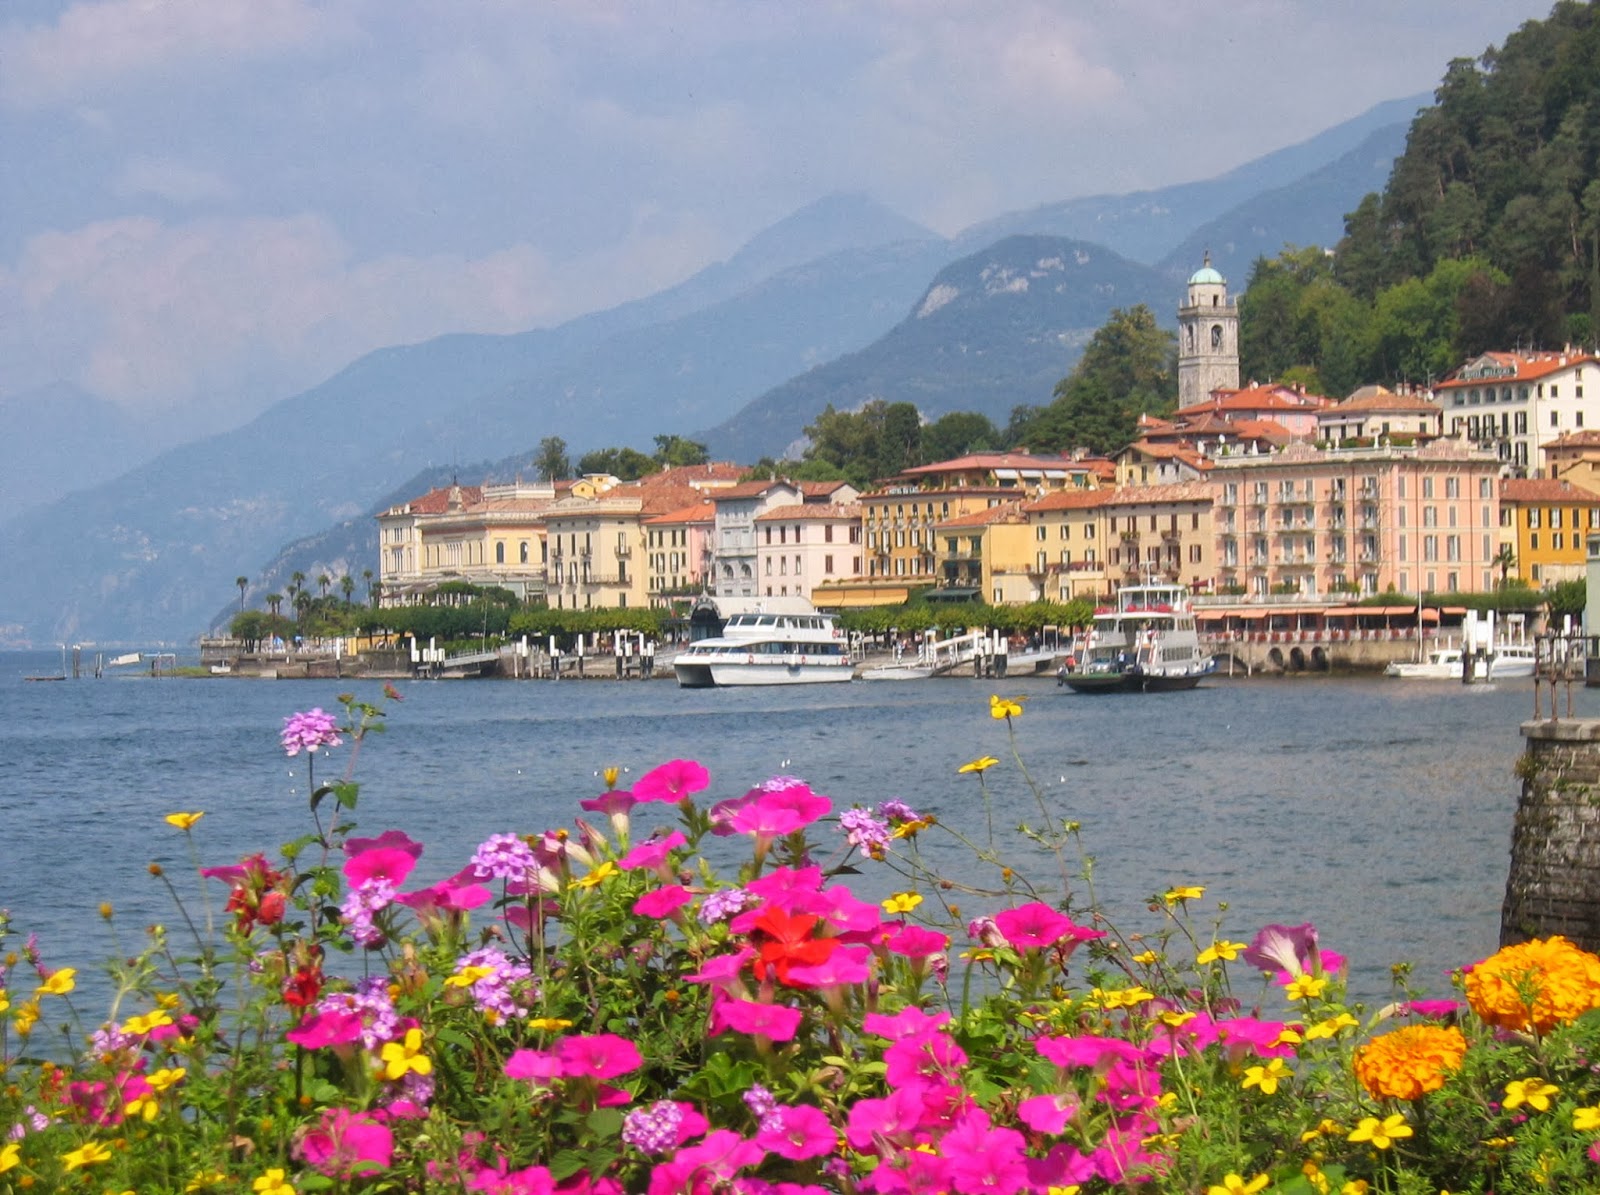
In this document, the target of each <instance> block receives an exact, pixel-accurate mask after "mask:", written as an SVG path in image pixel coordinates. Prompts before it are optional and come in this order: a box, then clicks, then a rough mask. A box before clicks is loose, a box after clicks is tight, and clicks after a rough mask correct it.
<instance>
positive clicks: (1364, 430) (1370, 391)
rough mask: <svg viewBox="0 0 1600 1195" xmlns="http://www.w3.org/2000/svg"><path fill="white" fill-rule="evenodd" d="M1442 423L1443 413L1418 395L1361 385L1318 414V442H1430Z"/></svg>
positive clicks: (1437, 433) (1441, 426)
mask: <svg viewBox="0 0 1600 1195" xmlns="http://www.w3.org/2000/svg"><path fill="white" fill-rule="evenodd" d="M1443 424H1444V412H1443V411H1442V410H1441V409H1440V408H1439V406H1438V405H1437V404H1436V403H1433V402H1430V401H1429V400H1428V399H1427V398H1425V397H1424V396H1422V395H1420V394H1414V393H1411V392H1409V391H1404V392H1402V393H1399V394H1396V393H1394V392H1393V391H1391V390H1387V389H1385V388H1384V387H1382V386H1362V387H1361V388H1360V389H1359V390H1357V391H1355V393H1353V394H1351V395H1350V397H1349V398H1347V399H1345V400H1344V401H1343V402H1341V403H1337V404H1335V405H1334V406H1331V407H1328V408H1326V409H1325V410H1323V411H1320V412H1318V414H1317V439H1318V440H1320V441H1322V442H1324V443H1332V444H1338V443H1341V442H1343V441H1346V440H1371V441H1373V442H1374V443H1376V442H1377V441H1378V440H1382V439H1389V440H1391V441H1395V440H1400V441H1406V442H1410V441H1414V440H1429V439H1433V438H1435V437H1436V436H1438V435H1439V434H1440V433H1441V432H1442V430H1443Z"/></svg>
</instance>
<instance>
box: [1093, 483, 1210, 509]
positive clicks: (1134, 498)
mask: <svg viewBox="0 0 1600 1195" xmlns="http://www.w3.org/2000/svg"><path fill="white" fill-rule="evenodd" d="M1210 501H1211V486H1210V485H1208V484H1207V483H1205V482H1203V481H1180V482H1177V483H1176V484H1173V485H1125V486H1122V487H1121V488H1119V489H1115V490H1112V491H1111V493H1110V494H1109V495H1107V499H1106V505H1107V506H1154V505H1163V504H1166V503H1171V502H1210Z"/></svg>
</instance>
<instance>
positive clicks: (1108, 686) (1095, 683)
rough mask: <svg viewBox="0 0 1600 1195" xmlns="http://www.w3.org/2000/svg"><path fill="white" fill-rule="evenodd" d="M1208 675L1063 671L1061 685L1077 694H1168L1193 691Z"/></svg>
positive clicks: (1201, 673) (1202, 673) (1204, 673)
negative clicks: (1181, 690)
mask: <svg viewBox="0 0 1600 1195" xmlns="http://www.w3.org/2000/svg"><path fill="white" fill-rule="evenodd" d="M1207 675H1209V673H1206V672H1194V673H1186V674H1184V675H1181V676H1165V675H1161V674H1159V673H1144V672H1134V671H1128V672H1063V673H1062V674H1061V683H1062V684H1064V685H1066V686H1067V688H1069V689H1071V690H1072V691H1073V692H1074V693H1167V692H1175V691H1177V690H1180V689H1192V688H1194V687H1195V686H1196V685H1198V684H1199V683H1200V681H1201V680H1202V679H1203V678H1204V677H1206V676H1207Z"/></svg>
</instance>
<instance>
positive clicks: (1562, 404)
mask: <svg viewBox="0 0 1600 1195" xmlns="http://www.w3.org/2000/svg"><path fill="white" fill-rule="evenodd" d="M1435 398H1436V399H1437V401H1438V402H1439V404H1440V406H1441V407H1442V408H1443V410H1444V417H1445V419H1446V420H1447V427H1446V429H1445V431H1446V434H1448V435H1452V436H1459V437H1461V438H1463V439H1465V440H1466V441H1468V442H1469V443H1471V444H1473V445H1476V446H1477V447H1480V448H1485V449H1488V450H1489V451H1492V452H1493V453H1494V454H1495V455H1496V456H1497V457H1498V458H1499V459H1500V460H1501V461H1502V462H1504V463H1505V464H1506V465H1507V466H1508V467H1509V468H1511V469H1512V470H1514V471H1516V472H1518V473H1523V474H1533V475H1537V474H1538V473H1539V470H1540V468H1541V467H1542V455H1541V450H1542V449H1543V448H1544V446H1545V445H1546V444H1548V443H1550V442H1551V441H1553V440H1557V439H1560V438H1561V437H1562V436H1564V435H1566V434H1567V433H1569V432H1576V431H1583V430H1584V429H1585V428H1595V427H1600V362H1597V361H1596V359H1595V358H1594V357H1592V356H1590V355H1589V354H1587V353H1575V352H1571V351H1567V352H1560V353H1483V354H1482V355H1480V356H1478V357H1474V358H1473V359H1472V360H1471V361H1469V362H1467V363H1466V364H1465V365H1463V366H1462V367H1461V368H1460V369H1458V370H1457V371H1456V373H1455V376H1454V377H1452V378H1450V379H1449V380H1448V381H1445V382H1441V383H1440V384H1439V385H1438V386H1437V387H1435Z"/></svg>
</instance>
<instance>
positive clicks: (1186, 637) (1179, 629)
mask: <svg viewBox="0 0 1600 1195" xmlns="http://www.w3.org/2000/svg"><path fill="white" fill-rule="evenodd" d="M1214 667H1215V665H1214V663H1213V661H1212V659H1211V657H1210V656H1209V655H1207V654H1205V653H1204V652H1202V651H1201V650H1200V635H1199V632H1198V631H1197V630H1196V629H1195V621H1194V609H1193V607H1191V606H1190V604H1189V591H1188V589H1186V588H1185V587H1184V586H1182V585H1177V584H1170V583H1161V582H1156V583H1152V584H1147V585H1125V586H1123V587H1122V588H1121V589H1119V590H1118V591H1117V603H1116V605H1115V606H1108V607H1105V608H1103V609H1100V610H1096V611H1095V615H1094V626H1093V629H1092V630H1091V631H1090V632H1089V637H1088V640H1087V642H1086V644H1085V646H1084V653H1083V655H1082V657H1081V658H1079V657H1074V658H1071V659H1069V660H1068V661H1067V664H1066V665H1065V667H1063V668H1062V669H1061V671H1060V672H1059V673H1058V674H1057V679H1058V681H1059V683H1060V684H1063V685H1067V686H1068V687H1070V688H1072V689H1073V690H1075V691H1076V692H1079V693H1118V692H1133V693H1145V692H1158V691H1161V690H1164V689H1192V688H1194V687H1195V685H1197V684H1199V683H1200V679H1201V677H1204V676H1207V675H1209V674H1210V673H1211V672H1212V671H1213V669H1214Z"/></svg>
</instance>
